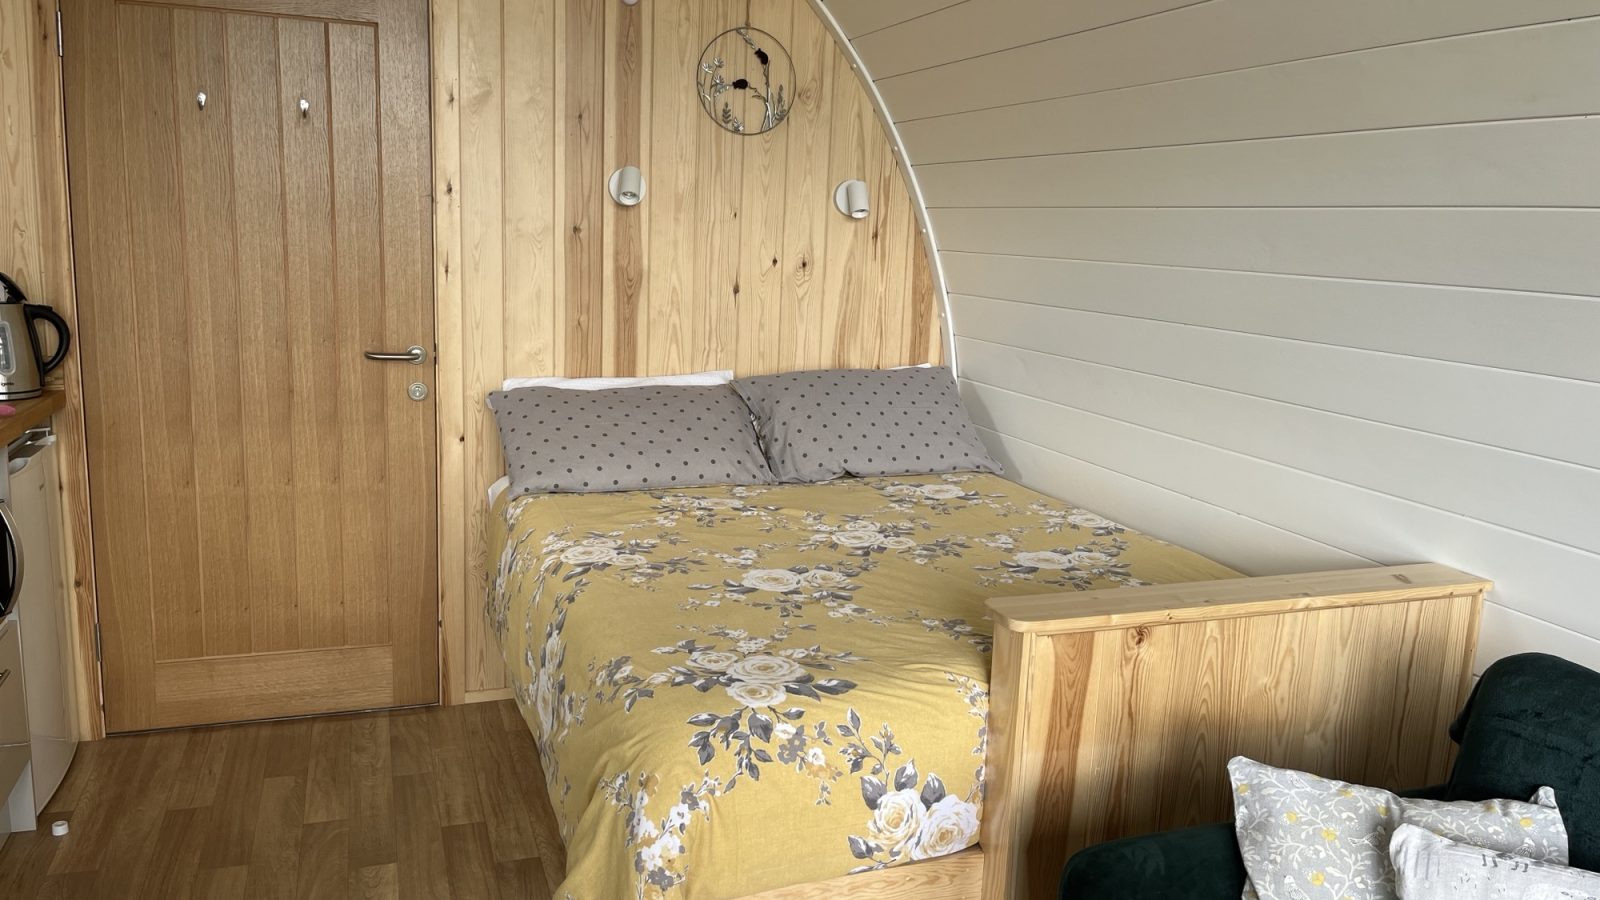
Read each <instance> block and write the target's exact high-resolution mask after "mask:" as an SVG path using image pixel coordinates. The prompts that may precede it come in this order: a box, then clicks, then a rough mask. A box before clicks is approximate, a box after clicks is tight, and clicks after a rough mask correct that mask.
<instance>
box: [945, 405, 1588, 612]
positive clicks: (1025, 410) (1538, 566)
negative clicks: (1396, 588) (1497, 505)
mask: <svg viewBox="0 0 1600 900" xmlns="http://www.w3.org/2000/svg"><path fill="white" fill-rule="evenodd" d="M965 388H966V390H965V391H964V397H965V398H966V402H967V404H968V406H969V408H970V409H971V410H972V413H973V418H974V419H975V420H976V421H977V422H978V423H979V424H980V425H981V426H983V427H984V428H988V429H989V430H991V431H998V432H1004V433H1006V434H1011V435H1014V436H1016V437H1018V438H1020V439H1022V440H1024V441H1028V442H1029V443H1034V444H1038V445H1040V446H1044V447H1069V448H1071V450H1072V453H1073V455H1074V456H1077V457H1078V458H1079V459H1082V460H1085V461H1086V462H1090V463H1093V464H1095V465H1098V466H1101V467H1103V468H1107V469H1112V470H1114V471H1117V472H1121V473H1123V474H1124V475H1127V476H1129V477H1132V478H1137V479H1139V480H1141V481H1149V482H1151V483H1153V484H1159V485H1161V486H1163V487H1166V488H1168V489H1170V490H1173V491H1175V492H1177V493H1181V494H1184V495H1186V496H1190V497H1193V498H1195V499H1197V500H1204V501H1206V502H1208V503H1211V504H1212V505H1214V506H1219V507H1221V508H1223V509H1227V510H1232V511H1233V512H1236V513H1239V514H1240V515H1243V516H1248V517H1249V518H1252V519H1256V520H1258V521H1262V522H1271V523H1273V524H1276V525H1278V526H1279V527H1281V528H1284V529H1286V530H1289V531H1293V532H1295V533H1296V534H1300V535H1303V536H1305V537H1307V538H1310V539H1312V540H1314V541H1317V542H1319V543H1324V544H1328V545H1330V546H1335V547H1339V548H1341V549H1343V550H1346V551H1347V552H1351V553H1354V554H1357V555H1359V556H1364V557H1366V558H1368V559H1372V560H1375V561H1377V562H1380V563H1383V564H1385V565H1399V564H1404V563H1415V562H1424V561H1431V562H1441V563H1444V564H1446V565H1451V566H1456V567H1457V568H1461V569H1465V570H1467V571H1473V572H1485V573H1491V574H1490V575H1489V577H1492V578H1494V580H1495V582H1496V589H1497V595H1496V596H1497V597H1498V598H1499V602H1502V603H1504V604H1506V605H1507V606H1510V607H1512V608H1513V609H1516V610H1518V611H1520V612H1523V613H1526V614H1528V615H1531V616H1533V617H1535V618H1538V619H1543V620H1544V621H1546V622H1551V623H1553V624H1556V625H1560V626H1562V627H1564V628H1568V629H1571V630H1574V631H1579V632H1581V633H1584V634H1600V604H1597V603H1594V602H1574V586H1582V585H1592V584H1595V583H1597V582H1596V579H1600V556H1596V555H1594V554H1592V553H1584V552H1580V551H1576V550H1573V549H1572V548H1569V547H1565V546H1563V545H1560V544H1555V543H1551V542H1549V541H1545V540H1541V539H1538V538H1534V537H1530V536H1528V535H1524V534H1521V533H1520V532H1516V531H1512V530H1509V529H1504V528H1500V527H1498V526H1494V525H1487V524H1485V523H1482V522H1477V521H1475V520H1472V519H1467V518H1465V517H1462V516H1458V515H1454V514H1451V513H1447V512H1442V511H1440V510H1437V509H1434V508H1432V507H1429V506H1424V505H1422V504H1418V503H1412V502H1409V501H1406V500H1401V499H1398V498H1395V497H1390V496H1388V495H1386V494H1381V493H1378V492H1376V491H1371V490H1367V489H1365V488H1361V487H1357V486H1354V485H1348V484H1345V483H1343V482H1340V481H1335V480H1333V479H1331V478H1327V477H1325V476H1322V475H1320V474H1316V473H1311V472H1303V471H1300V470H1298V469H1293V468H1290V467H1288V466H1283V465H1278V464H1275V463H1270V462H1267V461H1264V460H1261V459H1258V458H1256V457H1252V456H1247V455H1244V454H1240V453H1236V452H1233V451H1230V450H1224V449H1222V448H1218V447H1214V446H1211V445H1209V444H1204V443H1200V442H1197V441H1191V440H1189V439H1187V438H1183V437H1179V436H1176V435H1172V434H1169V433H1167V432H1163V431H1158V430H1154V429H1148V428H1143V427H1141V426H1137V425H1132V424H1129V423H1127V422H1123V421H1121V420H1120V419H1116V418H1112V417H1107V416H1099V415H1095V414H1092V413H1087V412H1084V411H1081V410H1077V409H1073V408H1071V407H1067V406H1062V405H1059V404H1055V403H1051V402H1049V401H1045V400H1040V399H1037V398H1034V397H1031V396H1028V395H1026V394H1020V393H1014V392H1011V391H1005V390H1002V389H1000V388H994V387H990V386H988V385H986V384H983V383H981V382H975V381H969V382H967V383H966V385H965ZM1018 474H1019V475H1021V476H1022V477H1023V478H1024V479H1025V480H1026V479H1027V478H1028V477H1029V473H1027V472H1026V471H1020V472H1018ZM1103 512H1105V513H1106V514H1107V515H1110V516H1112V517H1113V518H1115V517H1116V516H1117V515H1118V514H1119V513H1118V511H1117V510H1109V511H1103ZM1175 537H1177V539H1178V542H1179V543H1183V542H1184V541H1185V540H1186V539H1187V538H1186V536H1184V535H1175ZM1221 561H1222V562H1223V563H1229V562H1230V559H1229V557H1228V556H1223V557H1221ZM1235 565H1237V563H1235Z"/></svg>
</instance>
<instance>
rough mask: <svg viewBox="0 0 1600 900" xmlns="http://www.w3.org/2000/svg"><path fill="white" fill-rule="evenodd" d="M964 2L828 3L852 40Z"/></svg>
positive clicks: (857, 0)
mask: <svg viewBox="0 0 1600 900" xmlns="http://www.w3.org/2000/svg"><path fill="white" fill-rule="evenodd" d="M961 3H962V0H827V6H828V9H829V10H830V11H831V12H832V13H833V17H834V18H836V19H838V20H839V26H840V27H841V28H843V29H844V33H845V34H847V35H849V36H850V37H852V38H854V37H859V36H861V35H864V34H870V33H872V32H874V31H878V30H880V29H883V28H888V27H889V26H891V25H896V24H899V23H901V22H906V21H909V20H913V19H915V18H916V17H918V16H924V15H927V14H928V13H931V12H936V11H938V10H941V9H944V8H945V7H947V6H959V5H960V4H961Z"/></svg>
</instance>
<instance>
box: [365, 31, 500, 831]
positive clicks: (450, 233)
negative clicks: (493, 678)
mask: <svg viewBox="0 0 1600 900" xmlns="http://www.w3.org/2000/svg"><path fill="white" fill-rule="evenodd" d="M429 12H430V14H431V16H432V19H431V21H430V26H429V33H430V36H431V39H432V53H433V58H432V64H433V68H434V73H433V200H434V205H433V242H434V248H433V252H434V281H433V303H434V321H435V323H436V324H435V332H434V362H435V365H436V372H437V378H436V381H435V386H436V388H437V391H438V405H437V411H438V412H437V416H438V441H439V451H438V452H439V496H440V497H462V496H467V495H469V494H470V493H471V490H470V489H469V488H468V487H467V458H468V456H467V454H468V448H467V422H468V421H472V422H473V423H476V422H477V421H478V419H477V417H476V416H473V417H471V418H470V419H469V417H468V413H467V399H466V394H467V389H466V361H467V359H468V357H469V356H476V355H477V354H476V353H470V352H469V350H468V348H467V334H466V322H465V321H464V318H463V312H464V310H463V297H462V290H461V225H462V223H461V194H460V190H459V188H458V184H459V182H460V180H461V16H460V9H459V7H458V6H457V5H456V4H454V3H434V4H430V5H429ZM476 514H477V507H475V506H473V505H471V504H466V503H448V502H446V503H441V504H439V617H440V619H441V621H445V622H465V621H466V620H467V594H466V587H467V581H468V578H469V576H468V572H469V571H470V566H469V565H468V561H467V558H466V555H465V554H466V550H467V542H468V538H467V534H468V524H467V523H468V521H469V519H471V518H474V517H475V516H476ZM466 637H467V636H466V632H465V629H455V628H447V629H444V630H443V632H442V633H441V635H440V638H441V640H440V654H439V669H440V681H441V682H442V684H443V685H444V689H445V696H444V697H443V700H444V702H447V703H459V702H461V701H462V700H463V698H464V696H465V693H466V691H465V689H466V682H467V674H466V671H465V670H464V668H463V666H464V662H465V659H466V652H467V640H466ZM358 838H359V832H358ZM358 847H359V840H358V841H357V843H356V844H355V845H353V846H352V856H353V857H354V855H355V850H356V849H358Z"/></svg>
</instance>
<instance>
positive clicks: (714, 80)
mask: <svg viewBox="0 0 1600 900" xmlns="http://www.w3.org/2000/svg"><path fill="white" fill-rule="evenodd" d="M697 82H698V85H699V88H700V105H701V106H703V107H704V108H705V111H706V115H708V116H710V117H711V120H712V121H713V122H716V123H717V124H718V125H720V126H722V127H723V128H725V129H727V130H728V131H731V132H733V133H734V134H764V133H766V132H768V131H771V130H772V129H774V128H777V127H778V126H779V125H782V124H783V121H784V120H785V119H787V118H789V109H790V107H791V105H792V104H793V103H794V88H793V87H792V85H793V84H794V61H793V60H792V59H790V58H789V51H788V50H785V49H784V48H783V45H782V44H780V43H778V39H777V38H775V37H773V36H772V35H770V34H768V33H766V32H765V31H762V30H761V29H759V28H751V27H750V26H748V25H745V26H742V27H739V28H733V29H730V30H728V31H724V32H723V33H721V34H719V35H717V36H716V37H715V38H713V39H712V41H711V43H709V44H707V45H706V50H705V52H704V53H702V54H700V70H699V73H698V77H697Z"/></svg>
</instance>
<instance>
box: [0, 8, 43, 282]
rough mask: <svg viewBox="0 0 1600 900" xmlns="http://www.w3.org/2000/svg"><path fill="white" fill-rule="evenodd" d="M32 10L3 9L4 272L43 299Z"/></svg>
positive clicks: (0, 175) (0, 254)
mask: <svg viewBox="0 0 1600 900" xmlns="http://www.w3.org/2000/svg"><path fill="white" fill-rule="evenodd" d="M31 5H32V4H29V3H23V2H19V0H8V2H5V3H0V123H3V124H4V128H3V130H0V271H4V272H5V273H6V274H7V275H10V276H11V277H12V279H14V280H15V281H16V282H17V285H18V286H19V287H21V288H22V289H23V290H24V291H32V292H34V293H38V294H39V296H40V297H43V296H44V294H43V292H42V290H41V289H42V288H43V287H44V285H45V262H44V248H43V246H42V244H41V243H40V234H39V231H40V223H41V219H42V213H41V203H40V195H39V191H38V185H39V181H40V166H39V160H38V159H37V157H36V155H35V152H34V151H35V148H34V146H33V142H32V140H31V138H32V137H33V136H34V135H35V134H37V133H39V123H38V122H37V121H36V119H35V109H34V102H33V99H34V97H33V94H34V91H33V85H34V78H33V72H32V71H31V66H30V63H31V62H32V60H33V47H32V43H33V35H34V29H33V23H32V22H30V21H29V18H30V17H29V16H28V8H29V6H31ZM35 302H45V301H42V300H39V301H35Z"/></svg>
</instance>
